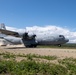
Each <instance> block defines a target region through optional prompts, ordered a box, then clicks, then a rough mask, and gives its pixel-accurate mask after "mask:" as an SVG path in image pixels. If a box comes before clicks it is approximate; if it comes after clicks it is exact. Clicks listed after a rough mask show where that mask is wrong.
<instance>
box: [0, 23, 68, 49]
mask: <svg viewBox="0 0 76 75" xmlns="http://www.w3.org/2000/svg"><path fill="white" fill-rule="evenodd" d="M0 32H1V34H5V36H0V38H2V39H5V40H6V41H8V42H10V43H12V44H22V43H23V44H24V46H25V47H28V48H29V47H37V45H58V46H61V45H62V44H65V43H67V42H68V41H69V39H67V38H65V37H64V35H56V36H55V35H44V36H45V37H43V36H42V37H39V36H37V35H36V34H32V35H30V34H28V33H27V32H23V33H19V32H15V31H10V30H6V27H5V25H4V24H1V27H0Z"/></svg>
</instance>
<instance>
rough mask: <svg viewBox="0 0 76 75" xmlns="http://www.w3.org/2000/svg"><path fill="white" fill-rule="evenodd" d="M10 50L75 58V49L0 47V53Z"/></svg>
mask: <svg viewBox="0 0 76 75" xmlns="http://www.w3.org/2000/svg"><path fill="white" fill-rule="evenodd" d="M3 52H10V53H14V54H30V53H31V54H38V55H46V56H47V55H50V56H57V57H59V58H65V57H73V58H76V49H58V48H57V49H56V48H25V47H24V46H22V45H21V46H20V45H19V46H6V47H0V53H3Z"/></svg>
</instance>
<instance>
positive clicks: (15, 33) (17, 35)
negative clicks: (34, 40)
mask: <svg viewBox="0 0 76 75" xmlns="http://www.w3.org/2000/svg"><path fill="white" fill-rule="evenodd" d="M0 33H2V34H6V35H11V36H15V37H20V36H19V34H18V32H14V31H10V30H4V29H0Z"/></svg>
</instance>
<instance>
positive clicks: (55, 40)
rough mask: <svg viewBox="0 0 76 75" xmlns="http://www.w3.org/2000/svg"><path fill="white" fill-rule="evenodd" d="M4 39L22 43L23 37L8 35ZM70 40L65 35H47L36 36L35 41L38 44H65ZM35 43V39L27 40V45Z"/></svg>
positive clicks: (13, 42)
mask: <svg viewBox="0 0 76 75" xmlns="http://www.w3.org/2000/svg"><path fill="white" fill-rule="evenodd" d="M4 39H5V40H6V41H8V42H10V43H12V44H22V43H23V41H22V38H17V37H13V36H6V37H4ZM68 41H69V40H68V39H66V38H65V37H64V36H63V35H47V36H44V37H43V36H41V37H40V36H36V37H35V42H36V44H37V45H61V44H65V43H66V42H68ZM29 44H34V43H33V41H32V40H31V41H28V40H26V45H29Z"/></svg>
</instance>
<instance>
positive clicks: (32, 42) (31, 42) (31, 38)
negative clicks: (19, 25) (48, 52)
mask: <svg viewBox="0 0 76 75" xmlns="http://www.w3.org/2000/svg"><path fill="white" fill-rule="evenodd" d="M35 37H36V35H28V33H24V34H23V38H22V41H23V43H24V45H25V46H26V47H36V46H37V42H36V39H35Z"/></svg>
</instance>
